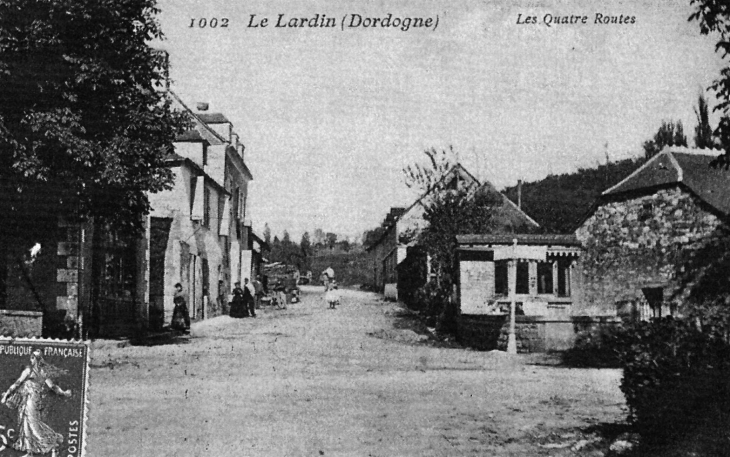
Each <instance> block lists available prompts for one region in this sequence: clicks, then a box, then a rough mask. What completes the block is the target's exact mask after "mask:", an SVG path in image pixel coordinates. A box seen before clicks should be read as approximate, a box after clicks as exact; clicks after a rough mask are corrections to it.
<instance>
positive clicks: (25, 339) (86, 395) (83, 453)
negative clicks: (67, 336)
mask: <svg viewBox="0 0 730 457" xmlns="http://www.w3.org/2000/svg"><path fill="white" fill-rule="evenodd" d="M4 341H7V342H9V343H13V344H14V343H28V344H38V343H52V344H67V345H69V346H70V345H75V346H79V345H83V346H86V360H84V373H83V375H82V377H83V381H84V393H83V396H84V398H83V402H82V404H83V411H82V421H83V428H82V432H81V452H80V453H79V457H84V456H86V439H87V436H88V431H87V424H88V417H89V364H90V363H91V342H89V341H84V340H62V339H60V338H36V337H23V338H15V337H11V336H0V343H2V342H4Z"/></svg>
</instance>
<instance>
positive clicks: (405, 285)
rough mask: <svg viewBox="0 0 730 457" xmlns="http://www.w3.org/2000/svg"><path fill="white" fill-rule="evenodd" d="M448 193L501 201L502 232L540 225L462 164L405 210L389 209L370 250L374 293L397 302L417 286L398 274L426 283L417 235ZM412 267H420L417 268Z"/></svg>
mask: <svg viewBox="0 0 730 457" xmlns="http://www.w3.org/2000/svg"><path fill="white" fill-rule="evenodd" d="M449 190H467V191H470V192H477V191H488V192H494V193H495V194H498V195H500V196H501V197H502V202H503V204H502V207H501V209H500V215H501V219H500V225H501V226H502V228H503V229H504V231H507V232H510V231H513V230H514V229H517V228H518V227H520V228H521V227H524V226H528V227H532V228H537V227H539V225H538V224H537V222H535V221H534V220H533V219H532V218H530V217H529V216H528V215H527V214H525V213H524V212H523V211H522V210H520V209H519V208H518V207H517V205H515V204H514V203H513V202H512V201H511V200H509V199H508V198H507V197H506V196H504V195H502V194H501V193H499V192H498V191H497V190H496V189H495V188H494V186H492V185H491V184H490V183H483V184H482V183H480V182H479V180H477V179H476V178H475V177H474V176H473V175H472V174H471V173H469V172H468V171H467V170H466V169H465V168H464V167H463V166H462V165H461V164H457V165H456V166H454V167H453V168H452V169H451V170H449V171H448V172H447V173H446V174H445V175H444V176H443V177H442V178H441V179H440V180H439V181H438V182H437V183H436V184H435V185H434V186H433V187H432V188H431V189H429V190H428V191H427V192H425V193H424V194H423V195H422V196H421V197H420V198H419V199H418V200H416V201H415V202H414V203H413V204H412V205H411V206H409V207H408V208H405V209H404V208H391V211H390V213H389V214H388V216H387V217H386V219H385V221H384V222H383V224H382V227H383V228H384V233H383V234H382V235H381V237H380V239H379V240H378V241H377V242H376V243H374V244H373V245H372V246H369V247H368V251H369V252H370V257H371V262H372V269H373V282H374V284H375V287H376V290H378V291H380V292H382V293H385V295H386V298H392V299H398V298H399V297H398V294H399V293H400V294H401V295H403V294H404V293H406V294H407V293H408V292H407V290H408V289H413V288H414V287H417V286H418V282H419V280H416V281H415V282H414V280H413V278H405V277H403V273H399V270H401V271H403V270H406V269H407V270H408V271H419V272H421V273H422V274H420V276H421V278H420V282H421V283H422V282H425V279H426V276H428V274H429V271H428V267H429V261H428V259H427V257H426V256H425V255H424V254H423V252H422V250H419V249H417V240H418V237H419V235H420V233H421V232H422V231H423V230H424V229H425V228H426V227H427V226H428V223H427V222H426V220H425V218H424V214H425V211H426V208H427V207H428V206H429V204H431V203H432V201H433V198H434V197H435V196H436V195H438V193H439V192H444V191H449ZM409 256H417V257H418V259H416V260H409V261H408V263H409V265H408V268H399V267H400V266H403V265H404V262H405V261H406V260H407V258H408V257H409ZM415 264H419V265H421V264H422V265H421V268H418V267H417V266H416V265H415Z"/></svg>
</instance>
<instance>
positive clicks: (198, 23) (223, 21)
mask: <svg viewBox="0 0 730 457" xmlns="http://www.w3.org/2000/svg"><path fill="white" fill-rule="evenodd" d="M190 27H198V28H199V29H204V28H206V27H210V28H211V29H215V28H217V27H221V28H226V27H228V18H227V17H222V18H220V21H219V20H218V18H217V17H212V18H210V19H207V18H204V17H202V18H200V19H196V18H194V17H193V18H191V19H190Z"/></svg>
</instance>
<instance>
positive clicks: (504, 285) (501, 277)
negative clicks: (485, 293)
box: [494, 260, 509, 295]
mask: <svg viewBox="0 0 730 457" xmlns="http://www.w3.org/2000/svg"><path fill="white" fill-rule="evenodd" d="M507 270H508V268H507V261H506V260H499V261H497V262H495V263H494V294H495V295H509V283H508V282H507V280H508V279H507V278H508V273H507Z"/></svg>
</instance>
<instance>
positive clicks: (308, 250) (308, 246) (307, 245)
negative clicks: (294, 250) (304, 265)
mask: <svg viewBox="0 0 730 457" xmlns="http://www.w3.org/2000/svg"><path fill="white" fill-rule="evenodd" d="M299 249H300V250H301V251H302V255H303V256H304V258H305V259H306V258H309V257H310V256H311V255H312V242H311V241H310V240H309V232H304V234H303V235H302V241H301V242H299Z"/></svg>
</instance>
